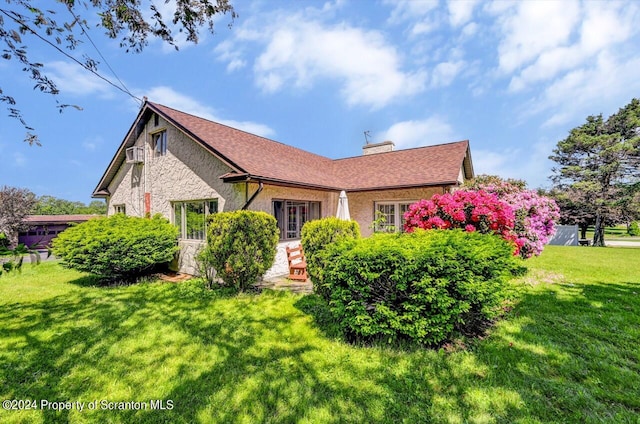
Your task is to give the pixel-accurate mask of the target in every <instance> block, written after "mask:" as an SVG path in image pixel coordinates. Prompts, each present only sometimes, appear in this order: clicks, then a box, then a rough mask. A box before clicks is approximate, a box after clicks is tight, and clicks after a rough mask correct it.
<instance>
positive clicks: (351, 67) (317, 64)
mask: <svg viewBox="0 0 640 424" xmlns="http://www.w3.org/2000/svg"><path fill="white" fill-rule="evenodd" d="M317 14H318V12H317V11H315V10H314V13H313V15H317ZM309 15H310V13H306V14H295V15H287V14H284V13H282V14H279V15H277V17H275V18H270V19H269V20H271V21H274V22H277V25H275V24H274V25H271V26H269V25H267V26H265V25H264V24H263V22H264V21H265V19H261V25H262V26H259V25H257V24H256V22H255V21H254V20H251V19H250V20H248V21H247V22H246V23H245V25H243V27H242V28H241V29H240V30H239V31H237V32H234V37H235V38H234V42H233V44H230V45H227V46H225V47H224V49H226V50H227V51H229V50H230V49H232V50H236V51H242V49H243V47H244V46H246V45H248V44H256V45H258V46H259V47H260V48H261V49H262V51H261V53H259V54H258V55H257V58H256V59H255V62H254V64H253V70H254V73H255V81H256V84H257V86H258V87H260V88H261V89H262V90H263V91H264V92H266V93H274V92H278V91H280V90H283V89H285V88H286V87H294V88H297V89H309V88H310V87H312V86H313V85H314V84H316V83H317V82H318V81H320V80H332V81H335V82H337V83H338V84H340V87H341V88H340V93H341V95H342V97H343V98H344V100H345V102H346V103H347V104H348V105H350V106H355V105H363V106H369V107H372V108H374V109H376V108H380V107H383V106H386V105H388V104H389V103H391V102H393V101H395V100H397V99H399V98H401V97H403V96H412V95H415V94H416V93H419V92H422V91H423V90H424V89H425V86H426V78H427V76H426V73H425V72H424V71H421V70H416V71H413V72H405V71H403V70H402V57H401V55H400V53H399V51H398V50H397V49H396V48H395V47H394V46H393V45H391V44H390V43H389V42H387V40H386V39H385V37H384V36H383V34H382V33H380V32H379V31H374V30H364V29H361V28H356V27H352V26H350V25H347V24H345V23H342V24H335V25H326V24H324V23H323V22H322V21H321V20H320V19H318V18H316V17H315V16H313V17H309ZM219 53H221V54H222V53H224V51H223V50H220V51H219ZM221 57H222V58H223V59H224V54H223V55H222V56H221ZM229 59H231V60H229ZM233 60H244V59H240V58H238V57H233V58H231V57H230V56H227V61H229V66H232V63H233Z"/></svg>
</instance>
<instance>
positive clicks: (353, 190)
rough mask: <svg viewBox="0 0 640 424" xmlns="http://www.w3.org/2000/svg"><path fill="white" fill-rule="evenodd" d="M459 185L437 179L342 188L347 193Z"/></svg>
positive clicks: (454, 182)
mask: <svg viewBox="0 0 640 424" xmlns="http://www.w3.org/2000/svg"><path fill="white" fill-rule="evenodd" d="M455 185H459V183H458V181H455V180H454V181H438V182H434V183H420V184H403V185H391V186H382V187H357V188H348V189H344V190H345V191H346V192H347V193H354V192H365V191H382V190H403V189H409V188H422V187H447V186H455Z"/></svg>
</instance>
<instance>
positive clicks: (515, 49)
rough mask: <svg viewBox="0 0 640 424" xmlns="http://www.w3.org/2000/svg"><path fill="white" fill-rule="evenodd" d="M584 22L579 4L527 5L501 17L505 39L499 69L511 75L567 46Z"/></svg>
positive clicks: (501, 44) (524, 3)
mask: <svg viewBox="0 0 640 424" xmlns="http://www.w3.org/2000/svg"><path fill="white" fill-rule="evenodd" d="M579 19H580V7H579V3H578V2H577V1H576V0H571V1H569V0H567V1H545V2H537V1H523V2H520V3H517V6H516V8H515V9H507V12H506V13H505V12H504V11H503V12H502V14H501V15H500V16H499V17H498V19H497V23H498V28H499V29H500V31H501V32H502V34H503V38H502V40H501V42H500V45H499V46H498V53H499V67H500V70H502V71H503V72H505V73H511V72H513V71H515V70H517V69H519V68H521V67H522V66H523V65H525V64H527V63H529V62H531V61H532V60H534V59H535V58H536V57H537V56H538V55H540V54H541V53H542V52H544V51H546V50H548V49H551V48H555V47H558V46H562V45H566V44H567V43H568V42H569V41H570V36H571V34H572V30H573V28H574V27H575V25H576V24H577V23H578V22H579Z"/></svg>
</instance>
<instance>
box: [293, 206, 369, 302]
mask: <svg viewBox="0 0 640 424" xmlns="http://www.w3.org/2000/svg"><path fill="white" fill-rule="evenodd" d="M301 238H302V240H301V243H302V248H303V249H304V255H305V258H306V260H307V273H308V274H309V277H310V278H311V281H313V284H314V290H315V292H316V293H317V294H319V295H320V296H322V297H323V298H325V299H328V296H329V294H328V293H327V292H326V290H325V286H324V285H323V284H322V266H321V264H320V258H319V254H320V253H321V252H322V251H323V250H324V249H326V248H327V246H329V245H330V244H331V243H335V242H338V241H343V240H355V239H358V238H360V227H359V225H358V223H357V222H356V221H344V220H342V219H338V218H322V219H316V220H313V221H309V222H307V223H306V224H304V226H303V227H302V233H301Z"/></svg>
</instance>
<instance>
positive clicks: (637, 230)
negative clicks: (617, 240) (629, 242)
mask: <svg viewBox="0 0 640 424" xmlns="http://www.w3.org/2000/svg"><path fill="white" fill-rule="evenodd" d="M629 235H630V236H634V237H635V236H640V224H638V221H633V222H632V223H631V224H629Z"/></svg>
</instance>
